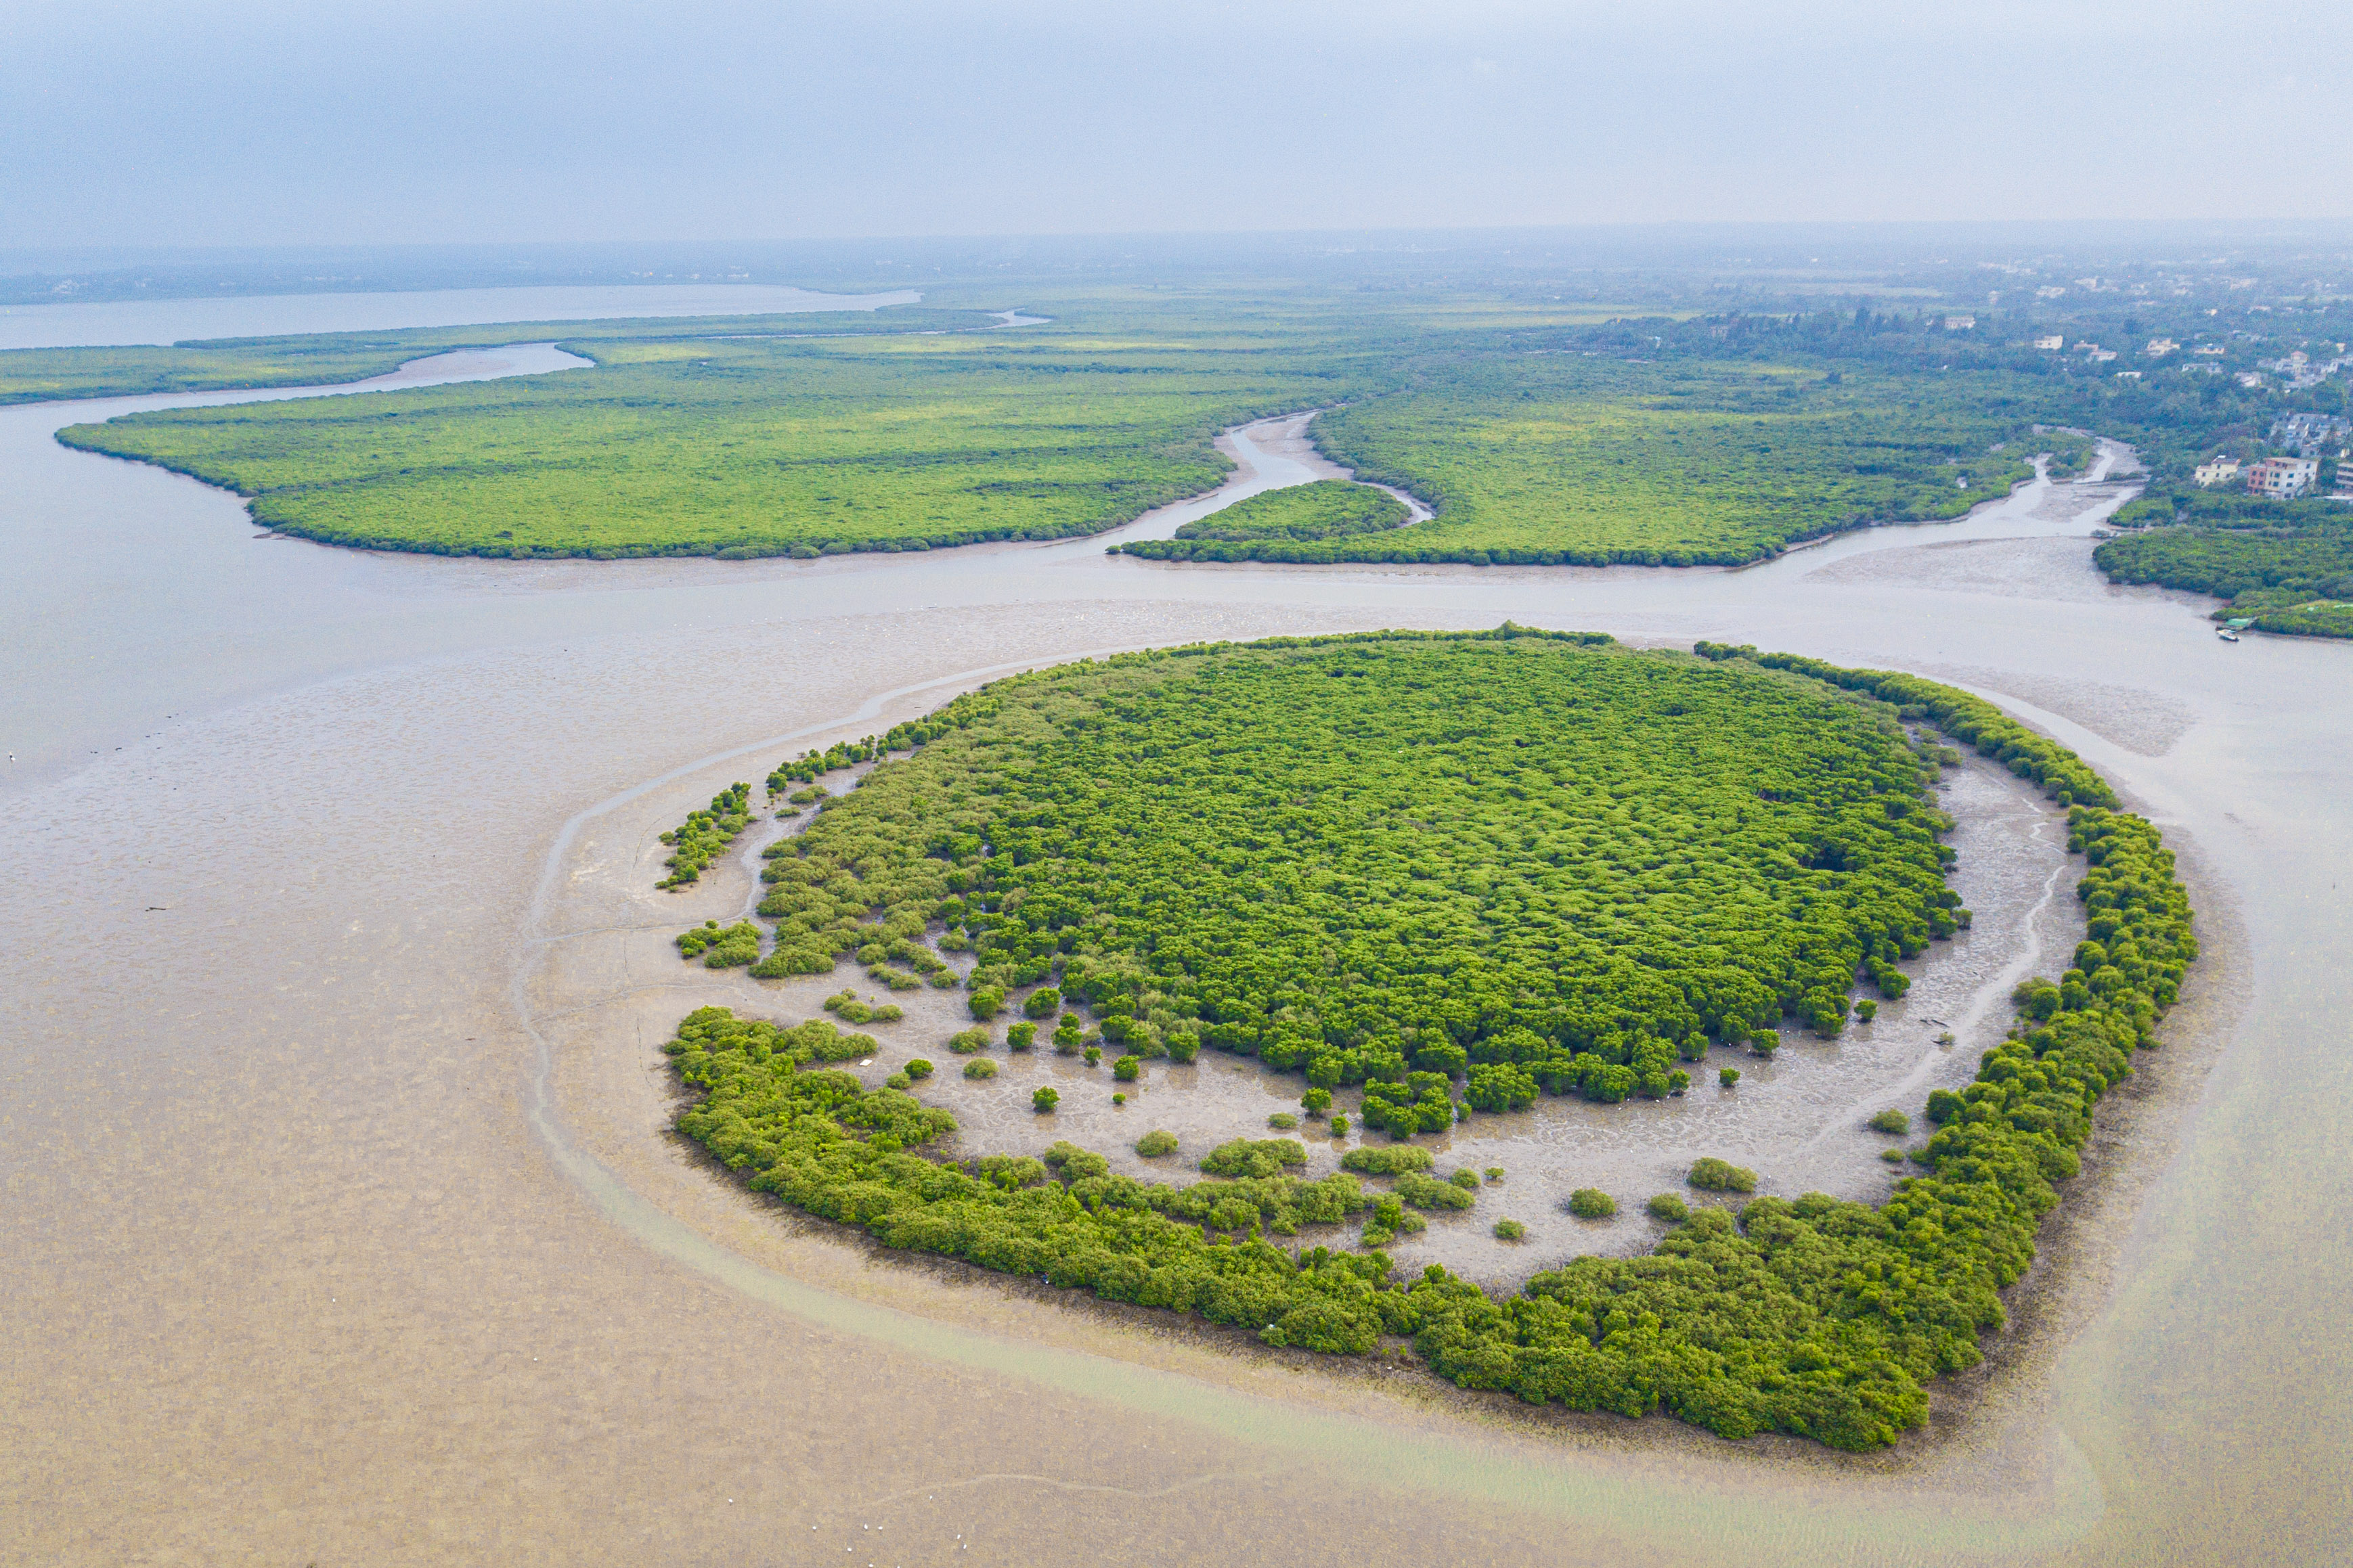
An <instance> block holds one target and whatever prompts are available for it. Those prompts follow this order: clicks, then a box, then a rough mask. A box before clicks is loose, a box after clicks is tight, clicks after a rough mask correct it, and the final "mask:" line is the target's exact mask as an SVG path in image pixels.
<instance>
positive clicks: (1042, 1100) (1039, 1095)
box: [1029, 1088, 1062, 1110]
mask: <svg viewBox="0 0 2353 1568" xmlns="http://www.w3.org/2000/svg"><path fill="white" fill-rule="evenodd" d="M1061 1103H1062V1097H1061V1096H1060V1094H1058V1093H1056V1092H1055V1091H1054V1090H1053V1089H1050V1088H1041V1089H1037V1090H1035V1091H1034V1092H1033V1093H1031V1095H1030V1096H1029V1109H1030V1110H1053V1109H1054V1107H1056V1106H1058V1105H1060V1104H1061Z"/></svg>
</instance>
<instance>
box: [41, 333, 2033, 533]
mask: <svg viewBox="0 0 2353 1568" xmlns="http://www.w3.org/2000/svg"><path fill="white" fill-rule="evenodd" d="M1025 308H1028V309H1032V310H1039V311H1045V312H1050V316H1051V319H1050V320H1049V321H1044V322H1042V323H1039V324H1034V325H1026V326H1022V327H1018V328H1016V329H1012V330H1009V331H964V330H959V327H958V326H948V327H943V326H939V325H936V324H934V323H936V322H939V321H947V322H953V323H958V324H959V325H960V326H969V325H970V324H971V322H972V321H974V320H976V319H977V320H988V319H990V318H987V317H986V316H985V315H984V314H983V313H981V312H978V311H973V310H960V309H951V308H947V307H940V308H935V309H931V310H928V311H927V312H902V310H885V311H881V312H877V313H875V314H874V315H873V316H872V317H871V318H860V321H858V322H857V323H853V324H837V325H830V326H828V328H825V329H816V328H811V327H810V326H808V324H807V321H806V320H805V319H804V320H796V321H791V322H789V323H788V325H787V326H786V327H785V328H782V329H778V330H773V331H772V330H767V329H766V328H764V327H763V326H762V325H761V324H760V323H756V322H755V323H752V324H750V325H748V326H747V325H743V324H729V323H723V322H700V323H697V322H686V323H680V322H661V323H623V324H614V323H594V324H591V325H589V326H586V327H580V326H573V327H569V328H566V329H565V330H563V331H558V332H551V333H550V334H549V335H551V336H553V337H554V338H555V339H557V340H558V341H559V342H561V343H562V345H563V346H564V347H565V349H566V350H567V351H569V352H572V353H577V354H580V355H582V356H585V357H586V358H589V359H592V360H594V361H595V362H596V368H595V369H593V370H586V371H580V372H575V373H566V374H560V375H551V376H543V377H538V378H534V379H533V380H532V381H529V382H522V381H516V382H506V383H497V384H475V385H470V386H453V387H438V388H432V389H428V390H422V391H417V392H406V393H392V394H385V395H377V396H374V397H371V398H368V399H366V400H364V401H352V400H342V399H338V400H332V401H310V402H299V403H296V402H290V403H284V404H253V405H239V406H236V407H228V408H214V409H198V410H179V411H172V412H160V413H153V414H136V415H130V416H123V417H121V418H117V419H114V420H111V421H109V422H108V423H106V424H103V425H96V426H74V427H72V428H70V429H69V430H67V431H65V432H63V433H62V434H61V436H60V439H62V440H64V441H66V442H67V443H68V444H69V445H73V446H77V447H82V448H85V449H87V450H90V451H97V452H103V453H107V454H110V455H112V456H116V457H121V458H135V459H138V460H142V461H146V462H152V463H156V464H160V465H162V466H164V467H166V468H172V469H174V470H176V471H179V472H184V473H187V474H191V475H194V476H195V477H197V478H199V479H205V480H206V481H207V482H209V483H213V484H217V485H221V486H223V487H225V488H227V489H233V490H236V491H237V492H239V493H241V494H243V495H245V496H247V497H248V498H249V502H250V509H251V511H252V514H253V516H254V518H255V520H256V521H258V522H260V523H262V524H264V525H265V526H267V527H269V528H271V529H273V530H276V531H280V532H283V533H287V534H290V535H296V536H300V537H302V538H308V539H313V540H318V541H322V542H331V543H337V544H346V545H354V546H361V547H366V548H375V549H389V550H406V551H423V552H434V553H443V554H452V553H454V554H472V555H490V556H508V557H517V558H539V557H554V556H586V557H592V558H607V557H616V556H641V555H719V556H725V557H745V556H761V555H792V556H801V557H814V556H817V555H820V554H831V553H840V552H849V551H875V550H880V551H896V550H909V549H937V548H943V547H947V546H954V545H959V544H968V543H976V542H988V541H1000V540H1007V539H1054V538H1067V537H1073V536H1078V535H1084V534H1092V533H1099V532H1102V531H1105V530H1108V529H1111V528H1114V527H1116V526H1118V525H1120V524H1122V523H1124V522H1125V521H1129V520H1131V519H1133V518H1134V517H1136V516H1138V515H1140V514H1141V513H1143V512H1144V511H1146V510H1151V509H1152V508H1154V507H1156V506H1159V505H1162V504H1165V503H1166V502H1169V501H1173V500H1179V499H1182V498H1185V497H1187V496H1192V495H1197V494H1199V493H1201V492H1203V491H1206V490H1208V489H1213V488H1215V487H1216V486H1217V485H1218V484H1219V482H1220V480H1221V479H1223V477H1224V475H1225V473H1226V471H1227V468H1228V466H1229V465H1228V464H1227V463H1226V461H1225V459H1223V458H1221V457H1219V454H1218V453H1217V452H1216V451H1215V450H1214V448H1213V447H1212V446H1211V441H1212V438H1213V437H1215V436H1216V434H1217V433H1218V432H1219V430H1220V429H1223V428H1225V427H1227V426H1233V425H1238V424H1241V423H1245V422H1247V421H1249V420H1251V419H1254V418H1258V417H1261V416H1269V415H1274V414H1279V413H1283V412H1289V411H1294V410H1303V409H1314V408H1322V409H1325V410H1327V412H1326V413H1324V415H1323V416H1321V417H1320V418H1319V419H1318V421H1317V424H1316V426H1315V431H1316V438H1317V440H1318V441H1319V442H1320V443H1321V444H1322V445H1323V446H1324V449H1325V450H1326V452H1327V453H1328V454H1329V455H1330V456H1331V457H1333V458H1335V460H1337V461H1340V462H1343V463H1345V464H1348V465H1351V466H1353V467H1354V468H1356V470H1357V471H1358V473H1359V475H1360V477H1361V478H1363V479H1368V480H1373V481H1377V482H1378V483H1380V484H1386V485H1390V486H1394V487H1395V488H1397V489H1400V490H1403V491H1406V492H1408V493H1410V494H1412V495H1414V496H1416V497H1417V498H1419V500H1422V501H1423V502H1425V503H1427V504H1428V505H1430V507H1431V508H1433V509H1434V510H1435V512H1436V516H1435V517H1433V518H1432V519H1430V520H1429V521H1425V522H1422V523H1419V524H1416V525H1415V526H1413V527H1412V528H1410V529H1407V530H1399V529H1398V528H1396V527H1395V526H1394V525H1395V523H1396V522H1397V521H1401V520H1400V519H1398V518H1397V516H1396V514H1395V512H1394V510H1392V508H1393V505H1394V503H1393V502H1391V503H1384V502H1383V501H1381V500H1376V499H1374V498H1375V497H1377V494H1378V492H1377V491H1375V490H1370V489H1365V488H1363V487H1358V488H1356V489H1355V490H1354V491H1353V492H1350V491H1348V490H1347V489H1345V487H1342V488H1341V489H1335V490H1331V491H1322V492H1320V493H1319V494H1317V495H1315V496H1314V497H1312V498H1304V499H1300V500H1286V501H1274V500H1271V499H1269V500H1264V502H1263V508H1262V510H1260V511H1258V512H1254V513H1250V514H1245V515H1243V516H1241V517H1239V518H1235V519H1232V520H1223V521H1216V520H1213V521H1211V522H1208V523H1205V524H1203V525H1200V526H1198V527H1196V528H1195V529H1194V531H1192V532H1191V533H1188V534H1187V535H1186V536H1184V537H1183V538H1182V539H1181V540H1178V541H1172V542H1154V543H1151V544H1148V545H1147V546H1146V547H1145V548H1144V549H1142V550H1139V551H1137V552H1136V553H1139V554H1147V555H1151V556H1154V557H1156V558H1160V559H1166V560H1176V561H1199V562H1208V561H1229V560H1278V561H1303V562H1317V563H1337V562H1350V561H1364V562H1440V563H1470V564H1488V563H1521V564H1529V563H1535V564H1588V565H1590V564H1609V563H1647V564H1697V563H1741V562H1747V561H1753V560H1757V559H1759V558H1761V557H1763V556H1767V555H1770V554H1773V553H1775V552H1778V551H1779V550H1780V549H1783V548H1785V547H1786V546H1788V545H1789V544H1791V543H1794V542H1800V541H1803V540H1807V539H1811V538H1815V537H1819V536H1820V535H1822V534H1825V533H1829V532H1834V531H1839V530H1841V529H1847V528H1853V527H1859V526H1863V525H1866V524H1870V523H1875V522H1890V521H1924V520H1934V519H1938V518H1947V517H1951V516H1955V515H1957V514H1958V513H1959V512H1961V511H1964V510H1967V509H1968V507H1970V506H1972V505H1974V504H1976V503H1977V502H1978V501H1979V500H1984V499H1986V498H1987V497H1989V496H1990V495H1998V494H2000V491H2001V489H2003V488H2004V487H2006V486H2007V485H2009V484H2010V483H2011V482H2013V481H2015V480H2017V479H2021V478H2023V477H2024V476H2025V475H2026V474H2027V473H2028V472H2029V471H2030V467H2029V459H2030V458H2031V456H2032V454H2033V451H2034V449H2035V447H2034V445H2033V443H2032V440H2031V431H2030V430H2029V429H2028V427H2027V425H2026V423H2025V422H2024V420H2025V418H2026V417H2028V416H2031V414H2032V412H2033V408H2032V396H2031V395H2032V394H2035V393H2036V391H2037V389H2035V388H2032V387H2031V386H2026V385H2022V384H2019V382H2018V378H2016V377H2015V376H2011V377H2010V378H2008V379H2007V380H2003V379H2002V378H2000V377H1997V376H1994V375H1992V374H1988V373H1980V374H1978V375H1976V376H1973V377H1971V378H1968V379H1967V381H1966V384H1965V383H1964V380H1963V378H1958V377H1952V376H1945V375H1942V374H1925V373H1924V372H1923V371H1922V370H1920V369H1919V368H1918V367H1915V366H1913V365H1909V364H1905V363H1892V364H1879V363H1849V362H1844V361H1834V360H1831V359H1825V358H1824V357H1823V356H1822V354H1821V353H1820V344H1819V343H1817V342H1813V341H1811V340H1810V339H1798V340H1793V341H1787V342H1784V341H1781V340H1778V339H1775V338H1771V337H1767V338H1764V339H1760V340H1757V341H1754V342H1751V341H1748V340H1746V339H1741V340H1733V339H1725V340H1722V341H1719V340H1717V339H1715V338H1712V337H1709V336H1706V335H1705V334H1704V332H1703V333H1697V334H1686V337H1685V339H1684V340H1681V341H1678V342H1676V343H1675V344H1674V345H1673V347H1672V349H1671V350H1668V351H1661V350H1658V349H1656V348H1655V347H1654V346H1653V342H1654V340H1653V338H1651V337H1646V336H1642V335H1641V334H1639V333H1635V332H1633V331H1631V330H1630V328H1629V327H1628V326H1626V325H1625V324H1624V323H1619V324H1617V325H1605V324H1596V323H1595V322H1594V321H1592V319H1591V317H1590V315H1589V314H1588V315H1582V316H1581V315H1580V313H1579V312H1577V311H1576V310H1551V311H1549V312H1546V311H1542V310H1534V309H1531V308H1527V307H1515V308H1509V309H1507V308H1504V307H1502V306H1497V307H1495V308H1492V309H1487V310H1437V309H1432V308H1429V307H1421V306H1414V305H1411V304H1407V303H1398V302H1395V301H1391V302H1387V303H1383V304H1379V305H1376V306H1370V307H1362V306H1359V307H1356V308H1353V309H1343V308H1341V305H1340V304H1338V303H1335V301H1334V300H1330V299H1325V298H1320V297H1316V296H1313V295H1303V294H1285V295H1276V296H1273V297H1269V298H1263V299H1261V298H1253V297H1252V296H1251V295H1250V292H1249V291H1248V290H1227V291H1221V292H1218V293H1215V294H1213V295H1210V296H1207V297H1201V298H1190V299H1186V300H1164V299H1159V298H1155V297H1153V296H1150V295H1145V294H1139V293H1136V292H1133V291H1128V292H1119V291H1108V292H1098V293H1094V294H1086V293H1079V294H1074V295H1071V296H1069V297H1067V298H1050V299H1047V300H1044V301H1043V302H1031V303H1029V304H1028V305H1026V306H1025ZM825 320H826V321H828V323H833V322H835V321H836V320H837V319H836V318H833V317H828V318H826V319H825ZM1658 324H1660V325H1672V323H1669V322H1665V321H1661V322H1660V323H1658ZM395 336H396V337H398V338H399V340H400V342H401V343H402V344H405V345H406V346H405V347H396V346H395V345H394V342H393V339H391V338H384V339H380V340H368V341H360V340H350V339H339V340H320V341H319V342H316V343H312V344H310V345H308V347H306V346H305V345H304V343H303V342H301V341H299V340H286V341H275V342H265V341H259V340H257V341H256V342H252V343H248V344H244V345H237V344H221V345H200V346H192V347H189V348H187V349H185V350H183V349H174V350H157V351H145V350H141V351H113V350H88V351H84V350H75V351H43V352H44V353H47V354H48V355H49V356H50V357H49V358H47V359H43V360H41V361H40V362H39V363H38V364H34V363H30V362H27V363H26V365H24V366H22V367H19V369H18V372H17V379H16V382H15V383H13V384H16V385H17V386H19V387H26V388H29V387H37V386H47V387H52V388H57V387H65V386H69V385H70V386H73V387H78V388H79V389H80V391H81V394H82V395H90V393H92V392H94V391H97V390H100V389H101V388H103V389H109V390H137V389H142V388H147V387H150V386H153V385H161V384H171V385H193V384H262V382H261V381H259V380H257V379H254V378H258V377H262V376H264V375H267V376H272V377H274V376H279V375H281V374H282V375H283V376H285V377H287V378H289V379H292V380H300V379H309V380H322V379H326V380H332V379H335V378H336V376H338V375H343V374H366V373H369V372H372V371H374V370H378V369H386V368H390V364H391V363H396V361H395V360H393V359H392V358H391V357H390V356H392V355H394V354H396V353H405V354H412V355H413V354H414V353H417V352H429V351H425V350H422V349H421V345H423V344H424V343H425V340H426V339H427V338H428V337H429V338H432V339H433V340H434V342H433V344H432V346H434V347H442V348H447V347H454V346H473V345H479V344H480V343H483V342H491V341H494V340H497V339H498V338H499V337H500V333H499V332H497V331H489V330H483V329H477V330H474V331H470V332H458V331H451V332H445V333H439V334H405V335H401V334H396V335H395ZM442 340H448V341H446V342H444V341H442ZM506 341H512V338H509V339H507V340H506ZM1655 341H1656V342H1665V341H1666V340H1665V339H1664V338H1663V337H1660V338H1657V339H1656V340H1655ZM1634 350H1641V351H1643V352H1641V353H1636V352H1631V351H1634ZM117 353H122V354H128V355H130V356H131V358H129V359H125V360H123V361H122V363H121V364H120V365H116V364H115V363H114V362H113V361H111V360H109V359H108V358H107V357H106V356H109V355H114V354H117ZM74 354H86V355H90V356H92V357H91V358H90V359H89V360H87V361H76V360H73V359H71V357H70V356H72V355H74ZM159 355H160V356H163V358H162V359H160V360H157V361H156V363H154V364H150V363H148V361H149V359H152V358H154V356H159ZM313 355H315V356H316V358H315V362H314V360H313V359H312V357H311V356H313ZM60 356H62V357H60ZM141 356H147V357H145V358H142V357H141ZM173 356H181V357H180V358H177V359H175V358H174V357H173ZM206 356H210V357H206ZM14 357H16V356H0V387H5V386H8V385H10V384H12V383H10V382H9V381H8V379H7V374H6V373H7V371H8V368H9V367H8V365H7V363H6V362H7V361H8V360H9V359H11V358H14ZM134 362H135V363H134ZM167 362H168V363H167ZM174 365H176V366H177V367H178V368H170V367H171V366H174ZM77 367H79V368H77ZM306 367H307V368H306ZM1841 367H1842V368H1841ZM158 376H163V377H165V378H166V379H165V380H164V381H158V380H156V379H155V378H156V377H158ZM206 376H212V377H215V378H216V379H214V380H211V381H206V380H204V379H203V378H204V377H206ZM110 377H111V378H113V379H112V380H110ZM171 377H177V378H178V379H176V380H173V379H169V378H171ZM191 377H193V378H195V379H190V378H191ZM44 378H46V379H44ZM237 378H244V379H237ZM1997 394H1998V395H1997ZM38 395H58V393H57V392H56V391H50V392H48V393H46V394H38Z"/></svg>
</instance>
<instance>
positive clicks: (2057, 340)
mask: <svg viewBox="0 0 2353 1568" xmlns="http://www.w3.org/2000/svg"><path fill="white" fill-rule="evenodd" d="M2034 346H2035V347H2036V348H2038V349H2063V348H2065V347H2066V346H2067V340H2066V339H2065V338H2064V337H2063V336H2062V335H2061V334H2059V333H2057V332H2053V333H2052V334H2051V335H2050V336H2049V337H2047V338H2037V339H2035V340H2034Z"/></svg>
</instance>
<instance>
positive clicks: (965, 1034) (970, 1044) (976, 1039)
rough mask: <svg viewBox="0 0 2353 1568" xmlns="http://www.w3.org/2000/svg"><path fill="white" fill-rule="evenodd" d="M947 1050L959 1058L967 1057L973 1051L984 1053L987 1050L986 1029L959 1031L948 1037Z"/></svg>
mask: <svg viewBox="0 0 2353 1568" xmlns="http://www.w3.org/2000/svg"><path fill="white" fill-rule="evenodd" d="M948 1049H950V1050H952V1051H954V1052H955V1054H956V1055H958V1056H960V1057H968V1056H970V1055H972V1054H973V1053H974V1052H975V1051H985V1050H987V1049H988V1031H987V1029H964V1030H960V1031H958V1032H957V1033H955V1034H954V1035H951V1036H949V1037H948Z"/></svg>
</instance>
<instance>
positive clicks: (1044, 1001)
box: [1021, 985, 1062, 1018]
mask: <svg viewBox="0 0 2353 1568" xmlns="http://www.w3.org/2000/svg"><path fill="white" fill-rule="evenodd" d="M1061 1005H1062V994H1061V993H1060V991H1057V990H1055V989H1054V988H1053V987H1052V986H1050V985H1041V986H1039V988H1038V989H1037V990H1035V991H1032V992H1031V993H1029V1000H1028V1001H1026V1002H1024V1003H1022V1004H1021V1012H1022V1014H1023V1016H1026V1017H1030V1018H1050V1017H1052V1016H1054V1011H1055V1009H1056V1008H1058V1007H1060V1006H1061Z"/></svg>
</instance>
